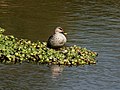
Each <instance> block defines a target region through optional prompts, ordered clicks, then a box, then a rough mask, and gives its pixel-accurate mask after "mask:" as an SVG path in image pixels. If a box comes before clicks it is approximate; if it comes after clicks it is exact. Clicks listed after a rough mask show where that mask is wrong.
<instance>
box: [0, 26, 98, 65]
mask: <svg viewBox="0 0 120 90" xmlns="http://www.w3.org/2000/svg"><path fill="white" fill-rule="evenodd" d="M4 31H5V29H3V28H0V62H1V63H4V64H16V63H20V64H22V63H24V62H27V63H39V64H49V65H51V64H54V65H65V66H78V65H90V64H96V59H95V58H96V57H97V55H98V54H97V53H96V52H93V51H91V50H87V49H86V48H81V47H79V46H76V45H73V46H70V47H63V48H60V50H54V49H50V48H48V47H47V42H39V41H37V42H31V41H30V40H27V39H18V38H15V37H14V36H13V35H4V34H3V33H4Z"/></svg>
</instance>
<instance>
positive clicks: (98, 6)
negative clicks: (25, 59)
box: [0, 0, 120, 90]
mask: <svg viewBox="0 0 120 90" xmlns="http://www.w3.org/2000/svg"><path fill="white" fill-rule="evenodd" d="M0 26H1V27H3V28H5V29H6V32H5V34H12V35H14V36H15V37H18V38H27V39H30V40H32V41H37V40H39V41H47V39H48V37H49V35H50V34H52V33H53V31H54V28H55V27H56V26H61V27H63V28H64V30H65V31H66V32H67V33H68V36H67V38H68V42H67V44H68V45H74V44H76V45H78V46H81V47H86V48H88V49H90V50H93V51H96V52H98V54H99V56H98V57H97V60H98V62H97V64H96V65H90V66H78V67H65V66H60V67H58V66H51V67H48V66H46V65H34V64H21V65H18V64H16V65H4V64H0V90H120V70H119V68H120V65H119V64H120V1H119V0H74V1H73V0H59V1H57V2H56V1H55V0H51V1H47V0H34V1H33V0H0Z"/></svg>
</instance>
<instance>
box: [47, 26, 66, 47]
mask: <svg viewBox="0 0 120 90" xmlns="http://www.w3.org/2000/svg"><path fill="white" fill-rule="evenodd" d="M66 41H67V39H66V37H65V35H64V33H63V29H62V28H61V27H57V28H56V29H55V33H54V34H53V35H51V36H50V37H49V39H48V42H47V47H49V48H61V47H63V46H64V45H65V43H66Z"/></svg>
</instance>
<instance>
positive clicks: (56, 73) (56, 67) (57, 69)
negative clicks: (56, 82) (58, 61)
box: [51, 65, 63, 78]
mask: <svg viewBox="0 0 120 90" xmlns="http://www.w3.org/2000/svg"><path fill="white" fill-rule="evenodd" d="M62 71H63V66H59V65H52V66H51V72H52V78H57V77H58V76H60V75H61V73H62Z"/></svg>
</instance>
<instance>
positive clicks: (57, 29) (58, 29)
mask: <svg viewBox="0 0 120 90" xmlns="http://www.w3.org/2000/svg"><path fill="white" fill-rule="evenodd" d="M55 33H62V34H64V35H67V33H64V30H63V29H62V28H61V27H57V28H56V29H55Z"/></svg>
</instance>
